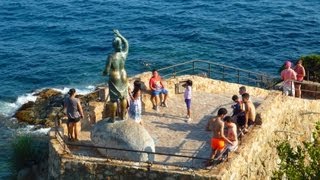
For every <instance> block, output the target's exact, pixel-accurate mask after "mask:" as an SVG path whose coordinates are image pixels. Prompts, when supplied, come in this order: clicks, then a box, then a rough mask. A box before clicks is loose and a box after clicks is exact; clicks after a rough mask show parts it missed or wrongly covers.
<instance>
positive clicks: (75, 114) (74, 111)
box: [65, 97, 80, 119]
mask: <svg viewBox="0 0 320 180" xmlns="http://www.w3.org/2000/svg"><path fill="white" fill-rule="evenodd" d="M78 101H79V100H78V99H77V98H70V97H67V98H66V99H65V104H66V106H67V115H68V118H72V119H75V118H79V117H80V113H79V111H78Z"/></svg>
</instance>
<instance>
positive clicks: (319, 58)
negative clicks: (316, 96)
mask: <svg viewBox="0 0 320 180" xmlns="http://www.w3.org/2000/svg"><path fill="white" fill-rule="evenodd" d="M300 59H301V60H303V66H304V68H305V69H306V71H309V73H310V80H311V81H315V82H320V55H319V54H311V55H308V56H302V57H301V58H300Z"/></svg>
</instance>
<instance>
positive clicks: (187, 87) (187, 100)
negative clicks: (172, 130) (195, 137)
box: [184, 79, 192, 123]
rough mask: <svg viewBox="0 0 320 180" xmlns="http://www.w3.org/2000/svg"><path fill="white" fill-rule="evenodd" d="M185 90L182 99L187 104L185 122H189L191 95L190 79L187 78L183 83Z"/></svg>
mask: <svg viewBox="0 0 320 180" xmlns="http://www.w3.org/2000/svg"><path fill="white" fill-rule="evenodd" d="M184 87H185V91H184V101H185V103H186V106H187V122H188V123H189V122H191V121H192V118H191V97H192V81H191V80H190V79H189V80H187V82H186V84H184Z"/></svg>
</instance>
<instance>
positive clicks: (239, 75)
mask: <svg viewBox="0 0 320 180" xmlns="http://www.w3.org/2000/svg"><path fill="white" fill-rule="evenodd" d="M237 71H238V84H240V71H239V69H238V70H237Z"/></svg>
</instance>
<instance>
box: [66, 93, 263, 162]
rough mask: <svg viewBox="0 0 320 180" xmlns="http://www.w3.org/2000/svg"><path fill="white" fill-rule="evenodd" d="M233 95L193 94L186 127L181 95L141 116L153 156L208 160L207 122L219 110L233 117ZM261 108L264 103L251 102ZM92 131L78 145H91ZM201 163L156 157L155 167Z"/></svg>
mask: <svg viewBox="0 0 320 180" xmlns="http://www.w3.org/2000/svg"><path fill="white" fill-rule="evenodd" d="M231 96H232V94H229V95H216V94H210V93H205V92H194V93H193V97H192V105H191V106H192V111H191V113H192V121H191V122H190V123H187V122H186V120H187V118H186V105H185V102H184V99H183V94H178V95H171V97H170V98H169V100H168V107H160V108H159V110H158V111H155V110H147V111H146V112H143V114H142V119H143V126H144V127H145V128H146V129H147V131H148V132H149V134H150V135H151V136H152V138H153V139H154V140H155V146H156V152H158V153H166V154H177V155H185V156H193V157H202V158H208V157H209V155H210V152H211V149H210V141H209V140H210V137H211V133H210V132H207V131H205V127H206V124H207V122H208V120H209V119H210V118H212V117H214V116H215V115H216V114H217V111H218V109H219V108H222V107H224V108H226V109H227V110H228V114H229V115H231V114H232V108H231V105H232V104H234V103H233V101H232V100H231ZM252 99H253V102H255V103H256V104H260V103H261V102H262V100H263V99H261V98H254V97H253V98H252ZM129 120H130V119H129ZM90 131H91V128H87V129H83V130H82V132H80V136H79V138H80V139H79V141H78V142H77V143H81V144H87V145H92V143H91V140H90ZM70 148H71V151H72V153H73V154H75V155H76V154H77V155H87V156H98V157H99V154H97V153H96V151H95V150H92V149H88V148H78V147H77V148H72V147H70ZM202 162H203V160H197V159H195V160H193V159H192V158H181V157H172V156H165V155H156V156H155V163H159V164H164V165H173V166H184V167H192V168H201V167H203V163H202Z"/></svg>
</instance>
